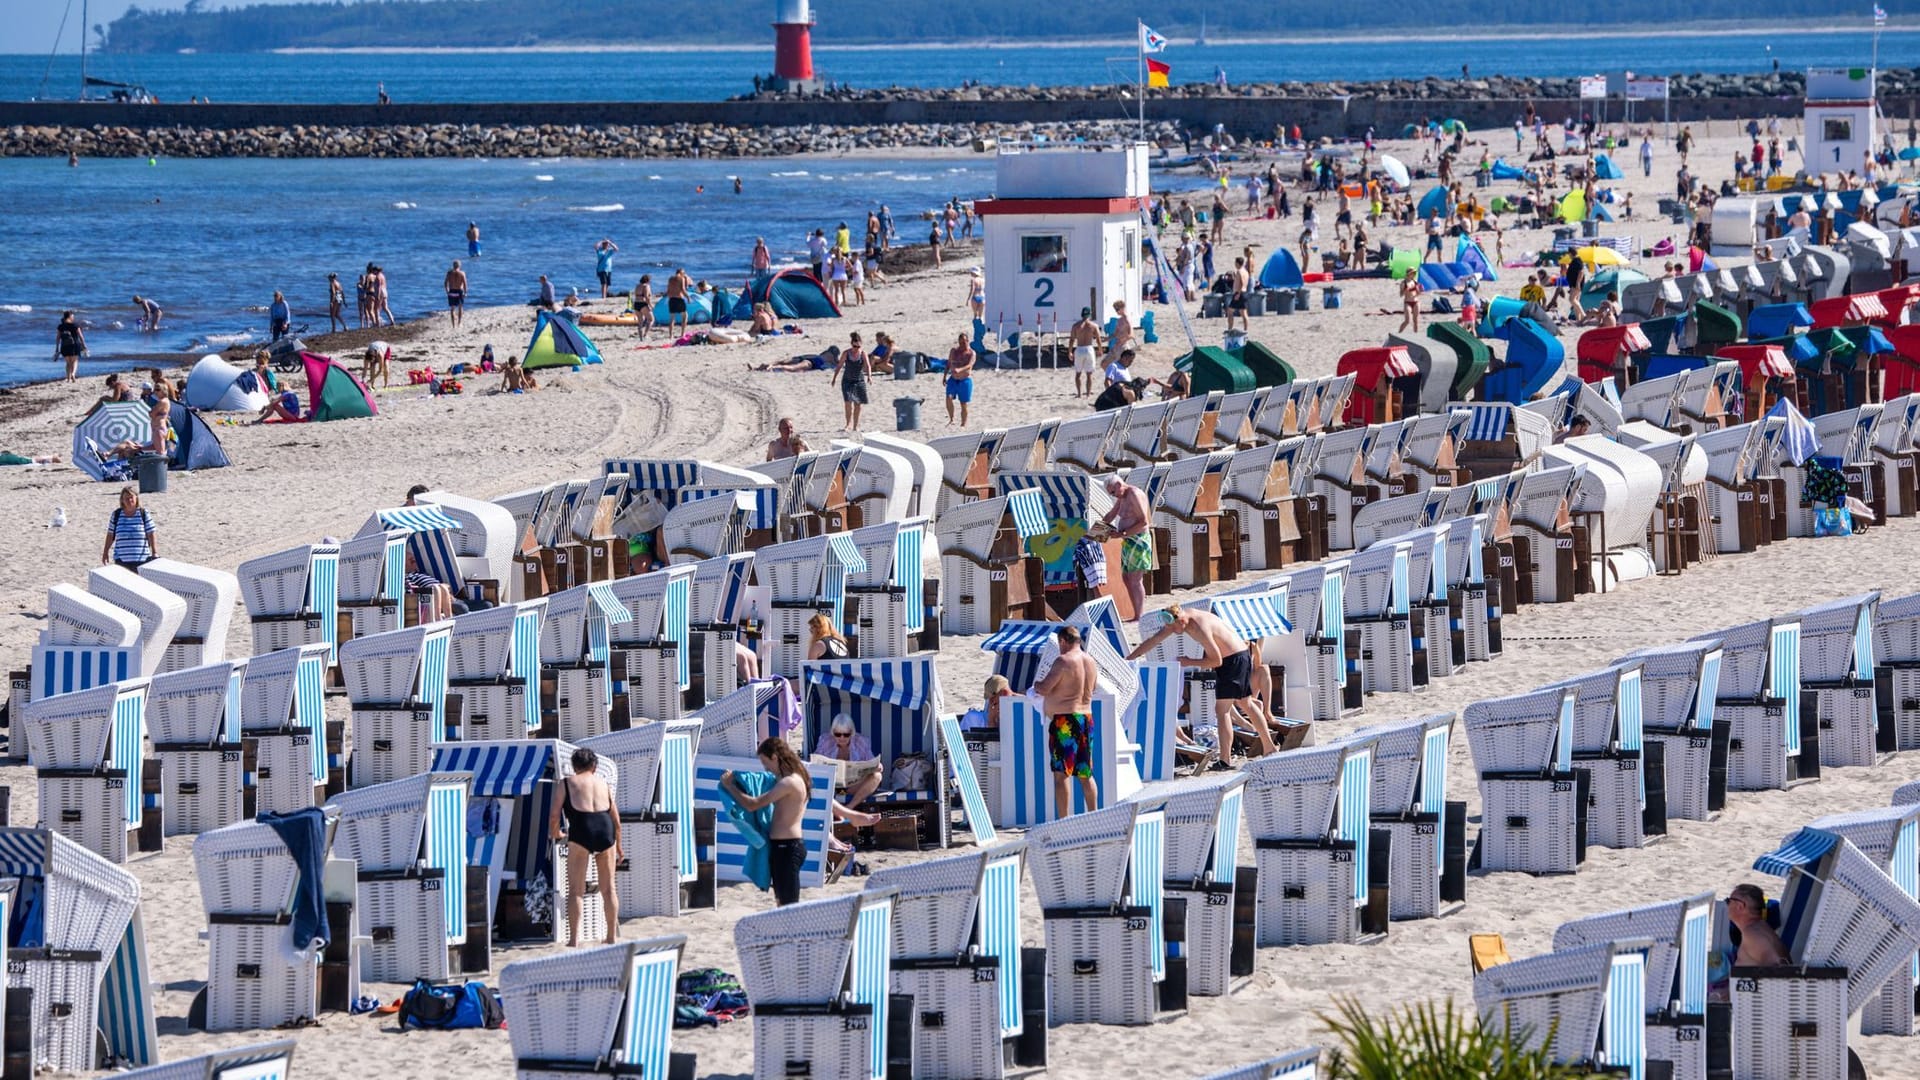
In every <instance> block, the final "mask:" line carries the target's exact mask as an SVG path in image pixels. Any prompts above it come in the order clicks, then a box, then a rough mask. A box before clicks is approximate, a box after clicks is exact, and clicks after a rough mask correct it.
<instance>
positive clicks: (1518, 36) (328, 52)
mask: <svg viewBox="0 0 1920 1080" xmlns="http://www.w3.org/2000/svg"><path fill="white" fill-rule="evenodd" d="M1871 29H1872V27H1867V26H1834V25H1832V24H1831V23H1819V24H1806V25H1799V26H1796V25H1792V24H1785V25H1783V24H1780V23H1772V22H1761V21H1755V22H1740V23H1682V24H1680V25H1678V26H1649V25H1644V24H1622V25H1621V26H1619V27H1617V28H1615V27H1604V28H1596V27H1594V26H1592V25H1582V24H1566V25H1530V26H1512V27H1491V28H1483V29H1478V30H1475V31H1472V32H1470V33H1459V32H1457V31H1451V30H1446V29H1441V28H1436V29H1432V30H1410V31H1407V32H1405V33H1387V34H1367V33H1361V32H1358V31H1351V30H1336V31H1329V32H1327V33H1325V34H1286V35H1278V36H1264V35H1263V36H1255V37H1238V36H1232V37H1217V38H1214V39H1212V40H1210V41H1208V43H1207V45H1206V46H1204V47H1206V48H1211V47H1213V46H1217V45H1231V46H1241V45H1351V44H1372V43H1378V44H1383V45H1393V44H1423V43H1424V44H1433V43H1444V42H1451V41H1516V42H1520V41H1541V40H1548V39H1555V38H1562V37H1565V36H1566V35H1567V34H1569V33H1580V34H1584V35H1589V36H1594V37H1610V38H1706V37H1722V36H1725V35H1728V34H1761V33H1771V34H1778V35H1781V36H1789V35H1791V36H1804V35H1810V34H1818V35H1833V34H1857V33H1861V32H1863V31H1868V30H1871ZM1881 33H1882V34H1884V35H1887V36H1910V35H1914V34H1920V21H1915V22H1905V23H1900V24H1896V25H1888V26H1886V27H1883V28H1882V30H1881ZM1132 45H1133V39H1132V38H1130V37H1115V38H1092V39H1076V40H1048V39H1038V38H1034V39H1030V38H976V39H970V40H956V41H916V42H884V41H851V42H845V43H841V42H834V41H825V42H822V41H818V40H816V41H815V42H814V51H815V52H817V53H835V52H924V51H937V50H947V49H978V48H1015V47H1017V48H1028V49H1076V48H1087V47H1113V48H1128V47H1131V46H1132ZM1171 47H1173V48H1194V47H1195V46H1194V44H1193V39H1192V38H1174V39H1173V40H1172V42H1171ZM262 51H264V52H268V53H273V54H277V55H281V56H354V55H363V56H381V55H405V54H414V55H455V56H458V55H490V54H496V53H498V54H516V53H520V54H524V53H700V52H765V51H768V45H767V43H766V42H757V41H756V42H747V41H740V42H715V43H711V44H672V45H647V44H639V43H632V44H615V45H590V44H554V45H460V46H444V47H436V46H386V45H355V46H340V47H324V46H320V47H295V48H281V49H268V50H262ZM128 55H156V54H154V53H132V54H128ZM209 55H240V54H209ZM1612 62H1613V61H1609V63H1612ZM1602 66H1606V65H1602Z"/></svg>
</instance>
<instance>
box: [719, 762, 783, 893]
mask: <svg viewBox="0 0 1920 1080" xmlns="http://www.w3.org/2000/svg"><path fill="white" fill-rule="evenodd" d="M774 779H775V778H774V775H773V774H772V773H770V772H737V773H734V774H733V782H734V783H735V784H737V785H738V786H739V788H740V790H741V791H743V792H745V793H746V794H748V795H765V794H766V793H767V792H768V791H771V790H772V789H773V785H774ZM720 800H721V802H723V803H724V804H725V805H726V810H727V817H729V818H731V819H733V824H734V827H735V828H737V829H739V830H740V838H741V839H742V840H745V841H746V842H747V857H746V861H745V862H744V863H742V864H741V867H740V869H741V871H742V872H743V873H745V874H746V875H747V880H748V881H751V882H753V883H754V884H755V885H757V886H759V887H760V890H761V891H762V892H765V891H766V890H768V889H770V888H772V887H773V865H772V860H771V858H770V857H769V855H768V852H767V838H768V836H769V834H771V833H772V832H773V806H772V805H771V804H769V805H767V806H763V807H761V808H760V809H758V810H748V809H747V808H745V807H743V806H741V805H740V804H739V803H737V802H735V801H733V796H732V795H731V794H729V793H728V791H727V789H726V787H725V786H722V787H721V788H720Z"/></svg>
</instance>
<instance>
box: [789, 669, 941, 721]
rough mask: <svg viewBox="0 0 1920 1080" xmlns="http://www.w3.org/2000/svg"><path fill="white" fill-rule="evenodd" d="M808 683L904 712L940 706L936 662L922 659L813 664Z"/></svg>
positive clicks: (936, 708)
mask: <svg viewBox="0 0 1920 1080" xmlns="http://www.w3.org/2000/svg"><path fill="white" fill-rule="evenodd" d="M806 678H807V681H808V682H810V683H815V684H818V685H820V686H822V687H825V688H827V689H829V690H840V691H844V692H846V693H849V694H857V695H859V696H860V697H866V698H873V699H874V700H876V701H884V702H886V703H887V704H889V705H898V706H899V707H900V708H903V709H918V708H920V707H922V706H923V705H924V706H931V707H932V708H933V709H935V710H936V711H937V710H938V708H939V705H940V680H939V677H938V675H937V674H936V673H935V672H934V669H933V662H932V661H931V660H928V659H919V660H848V661H845V662H844V663H836V664H827V665H818V664H816V665H810V666H809V667H808V668H807V671H806Z"/></svg>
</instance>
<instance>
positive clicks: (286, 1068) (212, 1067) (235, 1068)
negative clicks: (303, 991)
mask: <svg viewBox="0 0 1920 1080" xmlns="http://www.w3.org/2000/svg"><path fill="white" fill-rule="evenodd" d="M294 1045H295V1044H294V1041H293V1040H292V1039H281V1040H278V1041H276V1042H263V1043H252V1044H250V1045H247V1046H238V1047H235V1048H233V1049H231V1050H216V1051H214V1052H213V1053H211V1054H201V1055H199V1056H197V1057H190V1058H182V1059H180V1060H179V1061H169V1062H167V1063H166V1064H164V1065H149V1066H147V1067H146V1068H144V1069H129V1070H127V1071H125V1072H123V1073H120V1074H119V1075H121V1076H129V1077H138V1078H139V1080H287V1078H288V1077H290V1076H291V1075H292V1073H293V1048H294Z"/></svg>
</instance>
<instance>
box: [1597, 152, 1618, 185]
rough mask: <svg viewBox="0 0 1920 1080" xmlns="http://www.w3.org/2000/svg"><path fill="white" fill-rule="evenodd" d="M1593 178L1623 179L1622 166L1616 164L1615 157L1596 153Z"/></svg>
mask: <svg viewBox="0 0 1920 1080" xmlns="http://www.w3.org/2000/svg"><path fill="white" fill-rule="evenodd" d="M1593 178H1594V179H1595V180H1619V179H1621V175H1620V166H1618V165H1615V164H1614V163H1613V159H1612V158H1610V157H1608V156H1607V155H1605V154H1595V155H1594V157H1593Z"/></svg>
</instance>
